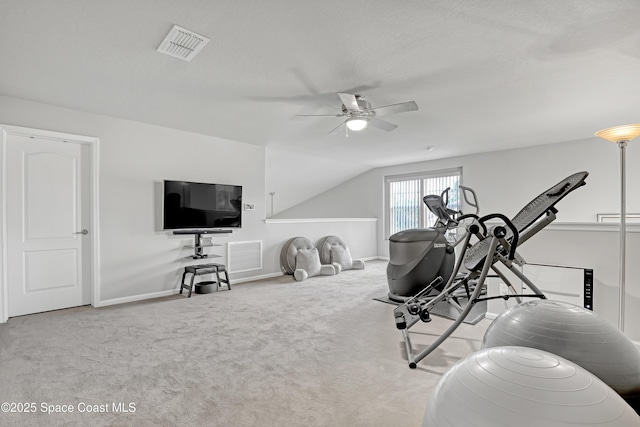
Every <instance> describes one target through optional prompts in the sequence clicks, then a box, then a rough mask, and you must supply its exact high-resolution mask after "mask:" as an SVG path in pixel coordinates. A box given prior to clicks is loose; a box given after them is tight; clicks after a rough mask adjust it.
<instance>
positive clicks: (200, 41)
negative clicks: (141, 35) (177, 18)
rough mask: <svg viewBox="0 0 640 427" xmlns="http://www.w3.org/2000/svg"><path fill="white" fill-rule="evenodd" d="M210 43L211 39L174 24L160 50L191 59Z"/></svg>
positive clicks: (177, 56)
mask: <svg viewBox="0 0 640 427" xmlns="http://www.w3.org/2000/svg"><path fill="white" fill-rule="evenodd" d="M207 43H209V39H208V38H206V37H204V36H201V35H200V34H196V33H194V32H193V31H189V30H185V29H184V28H182V27H179V26H177V25H174V26H173V28H172V29H171V31H169V34H167V37H165V38H164V40H163V41H162V43H160V47H158V52H160V53H166V54H167V55H170V56H174V57H176V58H180V59H182V60H184V61H191V60H192V59H193V57H194V56H196V54H197V53H198V52H200V50H201V49H202V48H203V47H204V46H205V45H206V44H207Z"/></svg>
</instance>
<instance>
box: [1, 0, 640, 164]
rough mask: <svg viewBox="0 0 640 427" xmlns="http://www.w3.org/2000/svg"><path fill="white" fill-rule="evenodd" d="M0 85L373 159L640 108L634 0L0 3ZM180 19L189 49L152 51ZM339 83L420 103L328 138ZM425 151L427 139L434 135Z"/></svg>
mask: <svg viewBox="0 0 640 427" xmlns="http://www.w3.org/2000/svg"><path fill="white" fill-rule="evenodd" d="M0 11H1V12H0V39H1V40H2V41H1V42H0V58H1V64H0V94H3V95H8V96H13V97H18V98H24V99H28V100H33V101H38V102H44V103H49V104H54V105H60V106H64V107H69V108H74V109H80V110H85V111H89V112H95V113H100V114H106V115H110V116H116V117H123V118H127V119H131V120H136V121H141V122H146V123H153V124H158V125H162V126H168V127H172V128H177V129H184V130H189V131H193V132H198V133H202V134H208V135H214V136H218V137H222V138H227V139H231V140H236V141H242V142H246V143H250V144H257V145H263V146H267V147H272V148H275V149H285V150H289V151H293V152H299V153H304V154H308V155H312V156H319V157H325V158H327V159H340V160H342V161H348V162H353V163H357V164H359V165H360V166H361V167H374V166H382V165H390V164H397V163H406V162H410V161H419V160H428V159H434V158H441V157H449V156H454V155H461V154H468V153H476V152H482V151H493V150H499V149H504V148H511V147H519V146H530V145H537V144H548V143H557V142H563V141H571V140H578V139H584V138H590V137H592V136H593V132H594V131H596V130H598V129H600V128H603V127H608V126H612V125H616V124H621V123H627V122H631V123H635V122H637V121H638V119H639V118H640V84H639V78H640V31H639V29H640V25H639V24H638V23H639V22H640V2H639V1H637V0H616V1H603V0H561V1H552V0H529V1H496V0H485V1H473V0H466V1H463V0H444V1H419V0H413V1H410V0H405V1H389V0H366V1H364V0H363V1H359V0H340V1H338V0H322V1H318V0H270V1H259V0H235V1H222V0H219V1H211V0H134V1H131V0H109V1H105V0H65V1H55V2H54V1H44V0H39V1H38V0H0ZM174 24H177V25H180V26H182V27H185V28H187V29H189V30H192V31H194V32H197V33H200V34H202V35H204V36H206V37H208V38H210V39H211V42H209V44H208V45H207V46H205V48H204V49H203V50H202V52H200V54H199V55H198V56H196V58H195V59H194V60H193V61H191V62H185V61H181V60H178V59H175V58H172V57H170V56H166V55H162V54H160V53H158V52H156V48H157V47H158V45H159V44H160V42H161V41H162V40H163V38H164V37H165V35H166V34H167V32H168V31H169V29H171V27H172V26H173V25H174ZM338 91H346V92H358V93H361V94H363V95H365V96H366V98H367V99H368V100H369V101H370V102H371V104H372V105H373V106H381V105H387V104H393V103H398V102H404V101H410V100H415V101H416V102H417V103H418V106H419V111H414V112H406V113H402V114H397V115H393V116H389V117H385V119H388V121H391V122H393V123H395V124H397V125H398V126H399V128H398V129H396V130H395V131H393V132H390V133H386V132H383V131H380V130H378V129H368V130H366V131H364V132H361V133H359V134H351V136H350V137H349V138H345V136H344V134H333V135H328V134H327V133H328V132H329V130H331V129H333V128H334V127H335V126H337V125H338V124H339V123H340V121H341V119H340V118H305V119H302V118H295V117H294V116H295V115H296V114H324V113H334V112H335V113H337V112H338V109H339V107H340V104H341V103H340V101H339V99H338V97H337V96H336V95H335V93H336V92H338ZM427 146H433V147H435V149H434V150H433V151H427V150H426V149H425V147H427Z"/></svg>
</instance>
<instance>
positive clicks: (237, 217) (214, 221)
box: [163, 180, 242, 230]
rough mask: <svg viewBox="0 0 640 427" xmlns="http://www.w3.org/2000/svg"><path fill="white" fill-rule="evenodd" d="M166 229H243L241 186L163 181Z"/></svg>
mask: <svg viewBox="0 0 640 427" xmlns="http://www.w3.org/2000/svg"><path fill="white" fill-rule="evenodd" d="M163 214H164V215H163V228H164V229H165V230H179V229H207V228H240V227H242V186H240V185H226V184H207V183H203V182H187V181H167V180H165V181H164V201H163Z"/></svg>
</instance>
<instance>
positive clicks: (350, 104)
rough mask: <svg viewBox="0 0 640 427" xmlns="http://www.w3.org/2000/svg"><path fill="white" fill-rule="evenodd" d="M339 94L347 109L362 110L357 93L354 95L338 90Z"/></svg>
mask: <svg viewBox="0 0 640 427" xmlns="http://www.w3.org/2000/svg"><path fill="white" fill-rule="evenodd" d="M338 96H339V97H340V101H342V103H343V104H344V106H345V107H347V110H349V111H352V110H353V111H361V110H360V106H359V105H358V100H357V99H356V96H355V95H352V94H350V93H344V92H338Z"/></svg>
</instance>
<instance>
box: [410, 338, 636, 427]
mask: <svg viewBox="0 0 640 427" xmlns="http://www.w3.org/2000/svg"><path fill="white" fill-rule="evenodd" d="M422 426H423V427H461V426H464V427H501V426H505V427H506V426H510V427H512V426H518V427H527V426H530V427H534V426H535V427H576V426H591V427H596V426H599V427H602V426H609V427H613V426H620V427H622V426H624V427H630V426H640V417H639V416H638V415H637V414H636V413H635V412H634V411H633V409H632V408H631V407H630V406H629V405H628V404H627V403H626V402H625V401H624V400H623V399H622V398H621V397H620V396H619V395H618V394H616V392H615V391H614V390H613V389H611V388H610V387H609V386H607V385H606V384H605V383H604V382H602V381H601V380H599V379H598V378H596V377H595V376H594V375H593V374H592V373H590V372H588V371H587V370H586V369H583V368H581V367H580V366H578V365H577V364H575V363H573V362H570V361H568V360H566V359H563V358H562V357H560V356H557V355H555V354H552V353H549V352H546V351H542V350H538V349H535V348H527V347H493V348H487V349H484V350H480V351H478V352H475V353H473V354H471V355H469V356H467V357H466V358H464V359H462V360H460V361H459V362H458V363H456V364H455V365H454V366H453V367H452V368H451V369H449V370H448V371H447V372H446V373H445V374H444V376H443V377H442V378H441V379H440V381H439V382H438V384H437V385H436V387H435V389H434V391H433V393H432V394H431V396H430V398H429V400H428V402H427V406H426V409H425V414H424V419H423V423H422Z"/></svg>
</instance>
